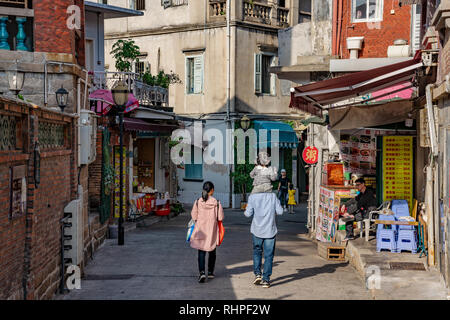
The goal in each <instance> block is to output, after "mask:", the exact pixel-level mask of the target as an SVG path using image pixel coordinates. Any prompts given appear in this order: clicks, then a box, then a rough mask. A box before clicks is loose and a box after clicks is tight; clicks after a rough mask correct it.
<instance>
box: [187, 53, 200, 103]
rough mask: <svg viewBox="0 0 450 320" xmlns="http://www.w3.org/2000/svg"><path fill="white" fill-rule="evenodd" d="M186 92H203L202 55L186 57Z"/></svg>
mask: <svg viewBox="0 0 450 320" xmlns="http://www.w3.org/2000/svg"><path fill="white" fill-rule="evenodd" d="M186 93H187V94H198V93H203V56H202V55H201V56H188V57H186Z"/></svg>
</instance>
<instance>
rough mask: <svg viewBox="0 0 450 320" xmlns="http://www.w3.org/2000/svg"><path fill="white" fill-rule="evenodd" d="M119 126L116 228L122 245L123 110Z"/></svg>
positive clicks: (120, 113)
mask: <svg viewBox="0 0 450 320" xmlns="http://www.w3.org/2000/svg"><path fill="white" fill-rule="evenodd" d="M119 126H120V136H119V140H120V151H119V153H120V174H119V176H120V178H119V179H120V182H119V189H120V193H119V197H120V199H119V206H120V208H119V213H120V216H119V230H118V233H119V234H118V239H119V243H118V244H119V246H122V245H123V244H124V229H123V111H120V112H119Z"/></svg>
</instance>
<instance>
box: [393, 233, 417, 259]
mask: <svg viewBox="0 0 450 320" xmlns="http://www.w3.org/2000/svg"><path fill="white" fill-rule="evenodd" d="M402 250H406V251H411V253H414V254H415V253H417V232H416V230H415V229H414V230H406V229H400V230H399V231H398V236H397V251H398V252H402Z"/></svg>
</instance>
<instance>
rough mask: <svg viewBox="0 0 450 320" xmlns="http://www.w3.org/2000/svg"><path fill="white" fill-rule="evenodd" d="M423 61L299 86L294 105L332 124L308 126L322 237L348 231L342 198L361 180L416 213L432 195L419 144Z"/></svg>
mask: <svg viewBox="0 0 450 320" xmlns="http://www.w3.org/2000/svg"><path fill="white" fill-rule="evenodd" d="M421 66H422V62H421V59H420V56H415V57H414V58H413V59H411V60H409V61H405V62H401V63H397V64H393V65H390V66H385V67H381V68H375V69H372V70H368V71H364V72H357V73H354V74H349V75H344V76H341V77H337V78H334V79H329V80H324V81H320V82H316V83H312V84H308V85H303V86H300V87H296V88H295V89H293V90H292V93H291V107H295V108H298V109H301V110H303V109H305V108H306V110H305V111H307V112H310V113H311V110H313V111H314V112H312V113H313V114H315V115H318V116H323V115H324V114H326V115H327V116H328V119H329V121H328V122H329V123H328V125H327V126H320V125H315V124H313V125H311V127H312V128H311V129H309V130H308V141H307V146H315V147H317V148H318V152H319V161H318V164H317V165H316V166H312V167H311V169H310V170H309V171H310V178H312V180H311V181H312V184H313V185H312V190H311V191H310V201H309V208H310V210H309V219H308V226H309V228H310V231H311V232H312V233H313V234H314V235H315V238H316V239H318V240H320V241H324V242H334V241H335V240H336V234H337V233H338V230H343V229H345V225H344V223H343V222H340V221H341V220H340V215H342V214H343V213H344V212H342V209H343V208H342V204H344V203H345V202H346V201H348V200H349V199H351V198H354V197H355V196H356V195H357V190H356V188H355V180H356V179H357V178H364V180H365V181H366V186H367V187H368V188H372V189H373V190H374V193H375V194H376V198H377V203H378V205H381V204H382V203H383V202H387V201H392V200H406V202H407V206H408V211H409V213H410V215H412V214H413V212H417V203H418V202H419V201H424V194H423V187H424V174H423V168H424V164H425V161H424V158H425V156H424V154H425V151H424V150H423V148H420V147H418V143H417V130H416V129H417V128H416V126H417V123H418V121H417V119H418V118H419V117H418V114H419V112H418V110H417V109H416V107H415V104H414V98H413V93H414V91H413V89H412V87H413V84H412V81H411V79H413V78H414V76H415V75H416V70H417V69H418V68H420V67H421ZM414 119H416V121H414ZM416 200H418V201H416Z"/></svg>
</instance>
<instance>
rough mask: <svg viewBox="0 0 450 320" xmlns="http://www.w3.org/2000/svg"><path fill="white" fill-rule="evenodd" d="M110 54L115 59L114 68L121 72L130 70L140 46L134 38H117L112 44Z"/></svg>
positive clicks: (135, 60) (136, 60)
mask: <svg viewBox="0 0 450 320" xmlns="http://www.w3.org/2000/svg"><path fill="white" fill-rule="evenodd" d="M110 54H112V55H113V57H114V59H115V60H116V64H115V65H116V69H117V71H121V72H131V70H132V67H133V63H134V62H138V61H139V59H138V56H139V54H140V48H139V46H137V45H136V44H135V42H134V40H132V39H129V40H117V41H116V42H115V43H114V44H113V46H112V50H111V52H110Z"/></svg>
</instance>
